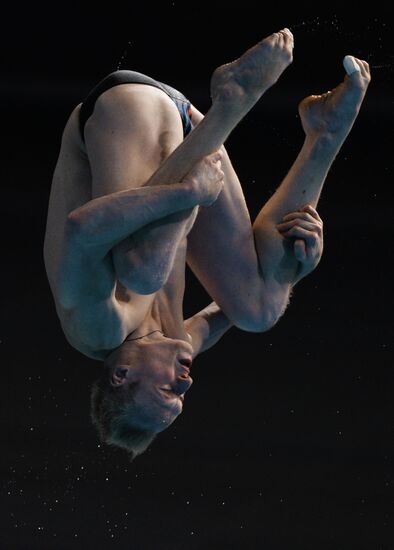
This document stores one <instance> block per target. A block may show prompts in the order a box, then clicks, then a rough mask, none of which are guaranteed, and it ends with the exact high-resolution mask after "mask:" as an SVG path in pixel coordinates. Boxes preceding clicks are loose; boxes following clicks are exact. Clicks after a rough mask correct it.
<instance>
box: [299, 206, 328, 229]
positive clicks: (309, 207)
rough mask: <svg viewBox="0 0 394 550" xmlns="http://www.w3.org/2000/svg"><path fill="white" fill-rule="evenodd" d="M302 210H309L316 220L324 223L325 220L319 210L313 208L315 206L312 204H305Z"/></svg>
mask: <svg viewBox="0 0 394 550" xmlns="http://www.w3.org/2000/svg"><path fill="white" fill-rule="evenodd" d="M300 211H301V212H307V213H308V214H310V215H311V216H312V217H313V218H315V220H317V221H318V222H320V223H321V224H322V225H323V220H322V219H321V217H320V216H319V214H318V212H317V210H315V208H313V206H311V205H310V204H306V205H305V206H303V207H302V208H300Z"/></svg>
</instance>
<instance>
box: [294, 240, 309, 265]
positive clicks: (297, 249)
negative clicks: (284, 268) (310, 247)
mask: <svg viewBox="0 0 394 550" xmlns="http://www.w3.org/2000/svg"><path fill="white" fill-rule="evenodd" d="M294 256H295V257H296V260H298V261H299V262H305V260H306V259H307V254H306V246H305V241H303V240H302V239H296V240H295V241H294Z"/></svg>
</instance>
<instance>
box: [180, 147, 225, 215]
mask: <svg viewBox="0 0 394 550" xmlns="http://www.w3.org/2000/svg"><path fill="white" fill-rule="evenodd" d="M221 160H222V152H221V151H220V150H219V151H216V153H212V154H211V155H208V156H206V157H204V158H203V159H201V160H200V161H198V162H196V164H195V165H194V166H193V168H192V169H191V170H190V172H188V173H187V174H186V176H185V177H184V178H183V180H182V182H185V183H187V184H189V185H190V186H191V188H192V190H193V193H195V194H196V197H197V201H198V204H199V205H201V206H210V205H211V204H212V203H213V202H215V200H216V199H217V198H218V196H219V193H220V192H221V190H222V189H223V184H224V173H223V171H222V165H221Z"/></svg>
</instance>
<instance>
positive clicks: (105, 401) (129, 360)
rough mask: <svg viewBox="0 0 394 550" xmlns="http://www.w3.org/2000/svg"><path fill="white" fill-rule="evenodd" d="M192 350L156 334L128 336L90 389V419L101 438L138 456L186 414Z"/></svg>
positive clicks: (182, 341) (110, 357)
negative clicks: (129, 338) (185, 402)
mask: <svg viewBox="0 0 394 550" xmlns="http://www.w3.org/2000/svg"><path fill="white" fill-rule="evenodd" d="M192 352H193V348H192V347H191V345H190V344H189V343H188V342H185V341H184V340H178V339H173V338H168V337H166V336H164V335H163V334H162V333H159V332H155V333H154V334H151V335H149V336H145V337H144V338H141V339H138V340H125V341H124V342H123V344H122V345H121V346H120V347H119V348H117V349H116V350H114V351H113V352H112V353H111V354H110V355H109V356H108V357H107V359H106V360H105V362H104V371H103V373H102V375H101V376H100V378H99V379H98V380H96V381H95V382H94V384H93V386H92V391H91V418H92V421H93V424H94V425H95V426H96V428H97V430H98V433H99V437H100V439H101V441H103V442H105V443H107V444H109V445H114V446H117V447H122V448H124V449H126V450H127V451H129V452H130V458H131V460H133V459H134V458H135V457H136V456H137V455H139V454H141V453H143V452H144V451H145V450H146V449H147V448H148V446H149V445H150V443H152V441H153V440H154V439H155V438H156V436H157V434H158V433H160V432H162V431H163V430H165V429H166V428H168V427H169V426H170V425H171V424H172V423H173V422H174V420H175V419H176V418H177V417H178V416H179V415H180V414H181V412H182V409H183V402H184V396H185V393H186V392H187V390H189V389H190V387H191V385H192V383H193V380H192V378H191V377H190V375H189V371H190V366H191V361H192Z"/></svg>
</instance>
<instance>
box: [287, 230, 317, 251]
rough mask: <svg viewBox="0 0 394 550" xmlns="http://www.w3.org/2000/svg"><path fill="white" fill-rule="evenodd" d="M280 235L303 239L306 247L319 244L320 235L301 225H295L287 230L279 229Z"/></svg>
mask: <svg viewBox="0 0 394 550" xmlns="http://www.w3.org/2000/svg"><path fill="white" fill-rule="evenodd" d="M281 234H282V236H284V237H288V238H291V237H293V238H295V239H303V240H304V241H305V243H306V245H307V246H308V248H314V247H315V246H317V245H318V244H319V240H320V235H318V233H317V232H316V231H314V230H313V229H306V228H304V227H303V226H301V225H295V226H293V227H291V228H290V229H289V230H288V231H283V232H282V231H281Z"/></svg>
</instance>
